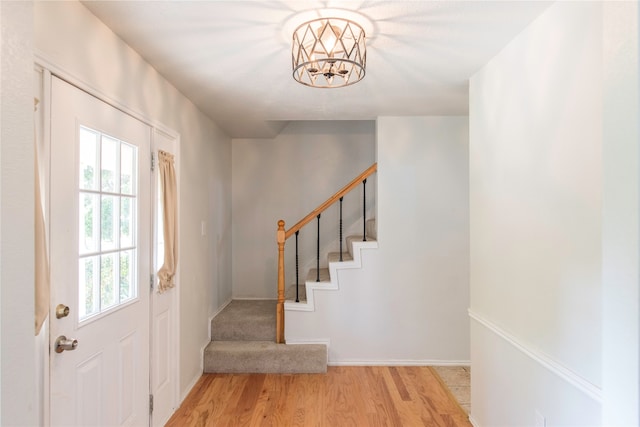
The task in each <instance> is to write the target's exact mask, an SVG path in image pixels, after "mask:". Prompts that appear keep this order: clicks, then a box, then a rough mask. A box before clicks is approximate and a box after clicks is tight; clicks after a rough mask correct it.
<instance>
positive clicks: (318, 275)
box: [316, 214, 320, 282]
mask: <svg viewBox="0 0 640 427" xmlns="http://www.w3.org/2000/svg"><path fill="white" fill-rule="evenodd" d="M319 281H320V214H318V239H317V242H316V282H319Z"/></svg>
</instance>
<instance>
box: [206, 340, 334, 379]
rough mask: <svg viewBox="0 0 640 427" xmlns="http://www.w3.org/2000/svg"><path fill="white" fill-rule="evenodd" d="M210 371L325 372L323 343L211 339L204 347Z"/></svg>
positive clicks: (207, 366)
mask: <svg viewBox="0 0 640 427" xmlns="http://www.w3.org/2000/svg"><path fill="white" fill-rule="evenodd" d="M204 371H205V372H207V373H282V374H297V373H326V372H327V346H326V345H324V344H295V345H287V344H276V343H275V342H271V341H212V342H211V343H209V345H208V346H207V348H206V349H205V351H204Z"/></svg>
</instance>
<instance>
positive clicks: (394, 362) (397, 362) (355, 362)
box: [329, 359, 471, 366]
mask: <svg viewBox="0 0 640 427" xmlns="http://www.w3.org/2000/svg"><path fill="white" fill-rule="evenodd" d="M470 365H471V362H470V361H469V360H430V359H421V360H407V359H385V360H363V359H343V360H329V366H470Z"/></svg>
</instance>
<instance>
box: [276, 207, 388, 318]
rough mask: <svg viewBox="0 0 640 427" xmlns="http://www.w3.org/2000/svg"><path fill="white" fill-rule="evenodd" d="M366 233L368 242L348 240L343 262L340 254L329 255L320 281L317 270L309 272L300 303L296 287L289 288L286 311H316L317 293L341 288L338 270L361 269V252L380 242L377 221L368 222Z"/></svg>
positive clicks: (360, 236)
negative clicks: (315, 295)
mask: <svg viewBox="0 0 640 427" xmlns="http://www.w3.org/2000/svg"><path fill="white" fill-rule="evenodd" d="M366 232H367V240H364V239H363V238H362V235H355V236H349V237H347V238H346V246H347V252H344V253H343V254H342V261H340V252H330V253H329V254H328V256H327V268H320V280H319V281H316V280H317V278H318V275H317V270H316V269H315V268H312V269H310V270H309V273H308V274H307V277H306V280H305V282H304V283H303V284H300V287H299V289H298V299H299V302H296V285H291V286H289V288H287V291H286V292H285V302H284V309H285V311H315V299H314V294H315V291H329V290H333V291H335V290H338V289H339V288H340V286H339V283H338V270H341V269H346V268H361V267H362V262H361V259H362V258H361V256H360V254H361V250H362V249H374V248H377V247H378V242H377V241H376V240H375V239H376V237H377V233H376V221H375V219H369V220H367V225H366Z"/></svg>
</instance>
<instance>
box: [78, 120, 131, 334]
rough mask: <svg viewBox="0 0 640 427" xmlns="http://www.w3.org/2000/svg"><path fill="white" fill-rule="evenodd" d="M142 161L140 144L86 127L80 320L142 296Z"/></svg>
mask: <svg viewBox="0 0 640 427" xmlns="http://www.w3.org/2000/svg"><path fill="white" fill-rule="evenodd" d="M137 159H138V148H137V147H136V146H134V145H131V144H128V143H126V142H123V141H120V140H118V139H116V138H113V137H110V136H108V135H104V134H101V133H100V132H98V131H95V130H92V129H89V128H87V127H84V126H81V127H80V130H79V184H78V187H79V189H78V204H79V216H78V232H79V235H78V241H79V242H78V246H79V248H78V249H79V250H78V254H79V258H78V267H79V268H78V298H79V304H78V306H79V309H78V316H79V320H80V321H82V320H86V319H88V318H90V317H92V316H95V315H97V314H100V313H102V312H104V311H107V310H111V309H113V308H115V307H117V306H118V305H119V304H122V303H125V302H127V301H131V300H132V299H135V298H136V297H137V296H138V283H137V277H138V276H137V265H136V262H137V249H136V241H137V218H138V216H137V202H138V200H137V197H136V195H137V191H138V168H137ZM97 171H100V173H96V172H97Z"/></svg>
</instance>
